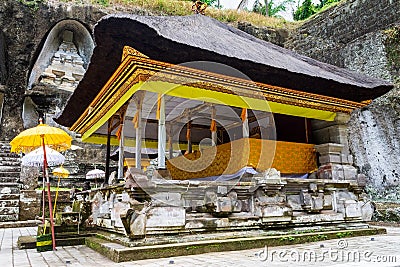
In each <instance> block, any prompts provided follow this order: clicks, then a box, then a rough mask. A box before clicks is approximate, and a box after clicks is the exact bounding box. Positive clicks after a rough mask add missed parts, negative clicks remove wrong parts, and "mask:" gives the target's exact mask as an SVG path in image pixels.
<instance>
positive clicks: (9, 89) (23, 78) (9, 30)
mask: <svg viewBox="0 0 400 267" xmlns="http://www.w3.org/2000/svg"><path fill="white" fill-rule="evenodd" d="M104 14H105V13H104V12H102V11H100V10H98V9H95V8H93V7H91V6H70V5H67V4H63V5H61V4H59V5H58V4H54V5H44V4H41V3H38V4H37V6H33V5H32V6H28V5H25V4H22V3H21V1H16V0H4V1H2V4H1V6H0V25H2V33H1V34H0V36H3V38H0V73H1V75H0V78H1V80H0V82H1V84H2V85H3V91H4V102H3V109H2V110H3V111H2V117H1V136H0V138H1V139H2V140H10V139H12V137H14V136H15V135H16V134H17V133H19V132H20V131H21V130H22V129H23V121H22V113H23V102H24V97H25V92H26V89H27V86H28V80H29V76H30V72H31V69H32V66H33V65H34V64H35V62H36V60H37V58H38V56H39V52H40V49H41V47H42V46H43V43H44V42H45V40H46V36H47V35H48V32H49V30H50V29H52V27H53V26H54V25H55V24H56V23H57V22H60V21H62V20H64V19H68V18H73V19H74V20H76V21H79V22H80V23H82V25H84V26H85V27H86V28H87V29H89V31H91V28H92V27H93V25H94V24H95V23H96V22H97V21H98V20H99V19H100V18H101V17H102V16H103V15H104ZM2 51H4V55H5V56H2V54H3V53H1V52H2ZM5 73H6V74H5Z"/></svg>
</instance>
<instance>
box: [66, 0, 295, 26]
mask: <svg viewBox="0 0 400 267" xmlns="http://www.w3.org/2000/svg"><path fill="white" fill-rule="evenodd" d="M61 1H62V2H71V3H76V4H90V5H93V6H99V7H103V8H111V7H117V6H118V7H127V8H139V9H143V10H148V11H150V12H151V13H152V14H154V15H170V16H185V15H191V14H193V12H192V4H193V3H192V2H191V1H185V0H61ZM206 16H209V17H212V18H214V19H217V20H219V21H221V22H225V23H237V22H239V21H240V22H242V21H243V22H244V21H245V22H249V23H251V24H253V25H255V26H262V27H271V28H287V29H293V28H295V27H296V25H299V23H298V22H288V21H286V20H285V19H283V18H275V17H265V16H263V15H260V14H258V13H254V12H247V11H240V12H238V11H237V10H233V9H217V8H213V7H208V8H207V9H206Z"/></svg>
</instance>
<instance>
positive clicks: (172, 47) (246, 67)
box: [57, 14, 393, 126]
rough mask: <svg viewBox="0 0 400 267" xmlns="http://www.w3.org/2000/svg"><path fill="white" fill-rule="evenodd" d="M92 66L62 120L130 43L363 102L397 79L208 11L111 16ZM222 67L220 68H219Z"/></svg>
mask: <svg viewBox="0 0 400 267" xmlns="http://www.w3.org/2000/svg"><path fill="white" fill-rule="evenodd" d="M94 37H95V43H96V47H95V49H94V52H93V56H92V58H91V62H90V65H89V68H88V70H87V72H86V74H85V76H84V78H83V80H82V81H81V82H80V84H79V85H78V87H77V89H76V90H75V92H74V94H73V95H72V96H71V98H70V100H69V101H68V103H67V105H66V107H65V109H64V112H63V113H62V114H61V115H60V116H59V118H58V119H57V122H58V123H60V124H62V125H65V126H71V125H72V124H73V123H74V122H75V121H76V120H77V119H78V117H79V116H80V115H81V114H82V113H83V111H84V110H85V109H86V107H87V106H88V105H89V104H90V102H91V101H92V100H93V99H94V97H95V96H96V95H97V93H98V92H99V91H100V89H101V88H102V86H103V85H104V84H105V83H106V81H107V80H108V79H109V77H110V76H111V75H112V74H113V72H114V70H115V69H116V68H117V67H118V66H119V64H120V62H121V57H122V51H123V47H124V46H126V45H128V46H131V47H133V48H135V49H136V50H138V51H140V52H141V53H143V54H145V55H147V56H148V57H150V58H151V59H154V60H158V61H163V62H168V63H173V64H180V63H185V62H190V61H213V62H218V63H223V64H226V65H229V66H231V67H233V68H235V69H238V70H240V71H241V72H243V73H244V74H246V75H247V76H248V77H249V78H250V79H252V80H253V81H256V82H262V83H266V84H271V85H277V86H281V87H286V88H290V89H295V90H300V91H306V92H311V93H317V94H321V95H326V96H333V97H337V98H342V99H347V100H352V101H362V100H369V99H374V98H376V97H378V96H381V95H382V94H384V93H386V92H388V91H389V90H390V89H391V88H392V87H393V86H392V84H391V83H389V82H386V81H383V80H380V79H375V78H371V77H368V76H365V75H361V74H358V73H355V72H352V71H349V70H346V69H342V68H338V67H335V66H332V65H329V64H325V63H322V62H319V61H317V60H314V59H311V58H308V57H305V56H301V55H298V54H296V53H294V52H293V51H290V50H287V49H284V48H281V47H279V46H276V45H273V44H271V43H269V42H265V41H262V40H260V39H257V38H255V37H254V36H251V35H249V34H247V33H244V32H242V31H240V30H238V29H236V28H233V27H230V26H228V25H225V24H223V23H221V22H218V21H216V20H214V19H211V18H209V17H206V16H202V15H192V16H184V17H181V16H180V17H169V16H136V15H126V14H118V15H109V16H106V17H104V18H102V19H101V20H100V21H99V22H98V23H97V25H96V26H95V29H94ZM215 71H218V70H215Z"/></svg>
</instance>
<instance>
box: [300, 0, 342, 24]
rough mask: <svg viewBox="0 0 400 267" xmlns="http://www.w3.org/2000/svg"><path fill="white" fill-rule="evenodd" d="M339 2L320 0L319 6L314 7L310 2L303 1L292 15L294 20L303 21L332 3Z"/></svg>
mask: <svg viewBox="0 0 400 267" xmlns="http://www.w3.org/2000/svg"><path fill="white" fill-rule="evenodd" d="M340 1H341V0H320V3H319V4H316V5H314V4H313V3H312V1H311V0H303V3H302V4H301V5H300V6H298V8H297V10H296V11H295V12H294V13H293V19H294V20H305V19H307V18H309V17H311V16H312V15H314V14H315V13H317V12H319V11H321V10H324V9H326V8H328V7H329V6H331V5H333V4H334V3H337V2H340Z"/></svg>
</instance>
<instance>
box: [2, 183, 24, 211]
mask: <svg viewBox="0 0 400 267" xmlns="http://www.w3.org/2000/svg"><path fill="white" fill-rule="evenodd" d="M19 192H20V190H19V184H18V183H0V194H18V193H19ZM0 214H1V213H0Z"/></svg>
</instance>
